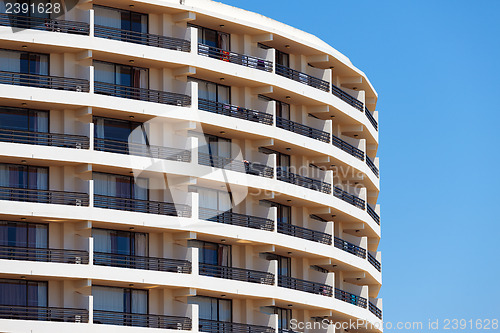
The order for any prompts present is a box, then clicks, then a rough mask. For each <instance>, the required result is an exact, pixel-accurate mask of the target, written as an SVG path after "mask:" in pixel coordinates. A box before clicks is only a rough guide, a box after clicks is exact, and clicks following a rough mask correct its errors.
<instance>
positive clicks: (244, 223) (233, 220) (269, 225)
mask: <svg viewBox="0 0 500 333" xmlns="http://www.w3.org/2000/svg"><path fill="white" fill-rule="evenodd" d="M199 215H200V216H199V217H200V219H202V220H206V221H211V222H217V223H224V224H231V225H237V226H240V227H247V228H252V229H260V230H268V231H273V230H274V222H273V220H270V219H267V218H264V217H258V216H251V215H244V214H238V213H233V212H231V211H226V212H219V211H218V210H215V209H209V208H203V207H200V210H199Z"/></svg>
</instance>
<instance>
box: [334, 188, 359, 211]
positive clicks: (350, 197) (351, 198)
mask: <svg viewBox="0 0 500 333" xmlns="http://www.w3.org/2000/svg"><path fill="white" fill-rule="evenodd" d="M333 196H334V197H337V198H339V199H341V200H344V201H345V202H347V203H350V204H351V205H353V206H356V207H358V208H360V209H365V201H364V200H363V199H361V198H358V197H357V196H355V195H354V194H350V193H348V192H346V191H344V190H342V189H340V188H338V187H337V186H334V187H333Z"/></svg>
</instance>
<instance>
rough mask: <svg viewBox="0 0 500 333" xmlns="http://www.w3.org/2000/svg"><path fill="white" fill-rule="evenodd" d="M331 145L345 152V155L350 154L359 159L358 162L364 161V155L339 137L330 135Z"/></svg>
mask: <svg viewBox="0 0 500 333" xmlns="http://www.w3.org/2000/svg"><path fill="white" fill-rule="evenodd" d="M332 144H333V145H334V146H335V147H337V148H340V149H342V150H343V151H345V152H346V153H349V154H351V155H352V156H354V157H356V158H359V159H360V160H364V159H365V153H364V152H363V151H362V150H361V149H359V148H356V147H354V146H353V145H351V144H350V143H347V142H345V141H344V140H342V139H341V138H339V137H336V136H335V135H332Z"/></svg>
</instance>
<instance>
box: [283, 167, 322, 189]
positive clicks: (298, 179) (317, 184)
mask: <svg viewBox="0 0 500 333" xmlns="http://www.w3.org/2000/svg"><path fill="white" fill-rule="evenodd" d="M276 171H277V177H278V180H281V181H283V182H286V183H290V184H294V185H298V186H302V187H305V188H308V189H311V190H315V191H319V192H322V193H326V194H330V193H332V186H331V184H329V183H326V182H324V181H321V180H318V179H314V178H309V177H305V176H301V175H298V174H295V173H291V172H288V171H285V170H283V169H282V168H279V167H278V168H277V170H276Z"/></svg>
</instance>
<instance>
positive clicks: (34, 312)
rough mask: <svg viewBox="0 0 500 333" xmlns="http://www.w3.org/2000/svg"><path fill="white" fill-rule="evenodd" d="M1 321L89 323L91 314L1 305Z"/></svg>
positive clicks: (54, 308)
mask: <svg viewBox="0 0 500 333" xmlns="http://www.w3.org/2000/svg"><path fill="white" fill-rule="evenodd" d="M0 318H1V319H20V320H40V321H58V322H70V323H88V321H89V313H88V311H87V310H85V309H72V308H56V307H43V306H22V305H0Z"/></svg>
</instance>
